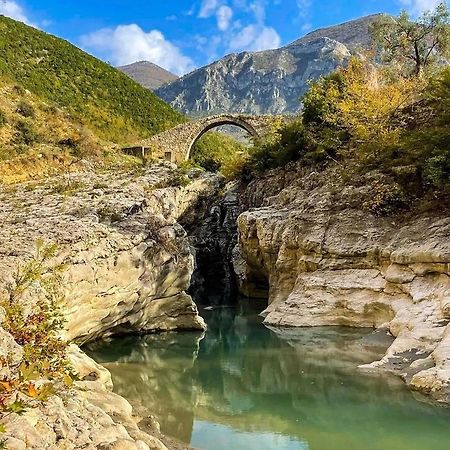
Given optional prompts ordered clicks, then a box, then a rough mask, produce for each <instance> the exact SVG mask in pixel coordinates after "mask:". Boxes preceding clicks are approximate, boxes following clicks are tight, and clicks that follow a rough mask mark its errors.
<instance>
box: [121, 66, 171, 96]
mask: <svg viewBox="0 0 450 450" xmlns="http://www.w3.org/2000/svg"><path fill="white" fill-rule="evenodd" d="M118 69H119V70H120V71H122V72H123V73H125V74H127V75H128V76H129V77H130V78H131V79H133V80H134V81H136V83H139V84H140V85H141V86H144V87H145V88H147V89H151V90H152V91H154V90H155V89H158V88H160V87H161V86H163V85H164V84H167V83H170V82H172V81H175V80H177V79H178V77H177V76H176V75H174V74H173V73H171V72H169V71H167V70H165V69H163V68H162V67H159V66H157V65H156V64H153V63H152V62H149V61H139V62H135V63H133V64H128V65H127V66H120V67H118Z"/></svg>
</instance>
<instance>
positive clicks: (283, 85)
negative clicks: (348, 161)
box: [155, 14, 380, 116]
mask: <svg viewBox="0 0 450 450" xmlns="http://www.w3.org/2000/svg"><path fill="white" fill-rule="evenodd" d="M379 16H380V14H375V15H370V16H365V17H361V18H358V19H354V20H351V21H349V22H344V23H341V24H338V25H334V26H331V27H326V28H321V29H318V30H315V31H312V32H310V33H308V34H307V35H305V36H303V37H302V38H300V39H297V40H295V41H293V42H291V43H290V44H288V45H286V46H284V47H280V48H278V49H272V50H263V51H259V52H241V53H232V54H229V55H226V56H224V57H223V58H221V59H219V60H218V61H215V62H212V63H211V64H208V65H207V66H205V67H201V68H199V69H196V70H194V71H193V72H191V73H189V74H187V75H185V76H183V77H181V78H179V79H178V80H176V81H174V82H171V83H169V84H167V85H164V86H162V87H160V88H159V89H157V90H156V91H155V92H156V94H157V95H158V96H160V97H161V98H162V99H163V100H165V101H166V102H167V103H169V104H171V105H172V106H173V107H174V108H175V109H177V110H179V111H181V112H183V113H184V114H189V115H193V116H204V115H208V114H217V113H247V114H295V113H297V112H298V111H299V109H300V101H299V99H300V98H301V96H302V95H303V94H304V93H305V92H306V90H307V89H308V86H309V82H310V81H311V80H315V79H317V78H319V77H320V76H322V75H326V74H328V73H330V72H332V71H334V70H335V69H336V68H338V67H339V66H341V65H343V64H346V62H347V61H348V60H349V59H350V57H351V56H352V54H355V53H357V52H358V51H359V50H364V49H365V48H368V47H369V46H370V43H371V37H370V32H369V27H370V24H371V23H373V22H374V21H375V20H376V18H377V17H379Z"/></svg>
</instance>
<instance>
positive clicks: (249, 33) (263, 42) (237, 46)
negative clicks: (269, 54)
mask: <svg viewBox="0 0 450 450" xmlns="http://www.w3.org/2000/svg"><path fill="white" fill-rule="evenodd" d="M280 44H281V38H280V36H279V34H278V33H277V32H276V30H275V29H274V28H272V27H267V26H261V25H258V24H253V25H248V26H246V27H244V28H243V29H242V30H240V31H239V32H238V33H237V34H236V35H235V36H233V38H232V39H231V41H230V46H229V49H230V50H231V51H241V50H247V51H255V52H256V51H259V50H267V49H269V48H277V47H279V46H280Z"/></svg>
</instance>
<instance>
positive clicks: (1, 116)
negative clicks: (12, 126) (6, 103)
mask: <svg viewBox="0 0 450 450" xmlns="http://www.w3.org/2000/svg"><path fill="white" fill-rule="evenodd" d="M7 122H8V120H7V119H6V115H5V113H4V112H3V111H2V110H0V128H1V127H3V126H4V125H6V123H7Z"/></svg>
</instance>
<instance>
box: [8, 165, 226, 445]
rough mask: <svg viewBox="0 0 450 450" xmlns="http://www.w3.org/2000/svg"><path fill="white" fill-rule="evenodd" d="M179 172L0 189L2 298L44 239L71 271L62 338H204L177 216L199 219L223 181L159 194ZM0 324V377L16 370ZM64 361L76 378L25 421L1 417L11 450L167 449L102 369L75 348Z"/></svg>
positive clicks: (18, 354)
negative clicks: (165, 333)
mask: <svg viewBox="0 0 450 450" xmlns="http://www.w3.org/2000/svg"><path fill="white" fill-rule="evenodd" d="M174 170H175V168H174V167H172V166H171V165H160V166H153V167H151V168H149V169H147V170H144V171H139V172H137V173H136V172H135V173H133V172H129V173H115V174H112V173H105V174H94V173H92V172H85V173H78V174H71V175H67V176H65V177H62V178H55V179H52V180H48V181H47V182H46V183H43V184H37V185H35V184H32V183H28V184H24V185H17V186H14V187H12V188H11V187H10V188H8V187H2V188H1V189H0V196H1V200H2V203H1V205H0V220H1V222H2V226H1V227H0V280H1V284H0V295H2V294H3V293H4V292H3V291H5V290H6V288H7V283H8V281H10V280H11V277H12V274H13V273H14V271H15V270H16V269H17V267H18V266H19V267H20V266H21V265H23V264H24V263H25V262H26V261H27V260H29V259H30V258H31V257H32V256H33V255H34V254H35V243H36V242H37V240H42V241H44V242H46V243H56V244H58V255H57V257H55V258H54V260H52V261H49V265H53V264H60V263H63V264H64V265H65V266H66V270H65V272H64V275H63V290H64V302H63V304H62V305H61V309H62V312H63V313H64V315H65V316H66V319H67V323H66V330H65V337H66V338H67V339H68V340H74V341H77V342H79V343H85V342H87V341H91V340H94V339H96V338H99V337H105V336H108V335H111V334H117V333H127V332H151V331H159V330H174V329H199V330H203V329H204V328H205V324H204V321H203V319H201V317H200V316H199V315H198V313H197V308H196V305H195V304H194V302H193V301H192V299H191V297H190V296H189V295H188V294H186V292H185V291H186V290H187V288H188V287H189V285H190V279H191V275H192V272H193V270H194V261H193V256H192V253H191V251H190V247H189V241H188V239H187V235H186V232H185V231H184V229H183V227H182V226H181V225H179V224H178V223H177V220H178V219H179V218H180V217H183V220H184V222H185V223H190V221H195V220H197V218H198V217H199V215H201V213H202V211H203V209H204V204H205V202H207V201H208V199H209V198H210V197H211V196H214V194H215V193H217V192H218V191H219V190H220V188H221V187H222V184H223V180H222V178H221V177H217V176H208V175H203V174H201V173H198V172H195V173H193V174H192V176H191V179H190V183H189V184H188V185H187V186H185V187H180V186H178V187H165V186H167V184H175V183H173V175H174ZM168 180H172V181H170V182H168ZM197 208H200V211H196V210H197ZM197 212H198V214H197ZM28 290H29V291H30V292H29V293H26V297H25V298H24V299H21V300H22V302H23V303H24V307H25V311H27V310H30V311H32V309H33V305H34V302H36V301H37V299H38V297H39V295H41V294H40V290H39V289H37V288H36V289H33V288H32V286H31V287H30V289H28ZM24 296H25V294H24ZM4 318H5V311H4V310H3V309H1V308H0V358H1V359H2V361H6V360H7V361H8V364H6V365H5V367H4V366H3V365H2V367H1V368H0V377H1V378H3V377H9V376H11V374H12V372H13V371H15V373H17V371H18V367H19V365H20V364H21V362H22V359H23V349H22V347H21V346H20V345H18V344H17V343H16V342H15V340H14V339H13V337H12V336H11V335H10V334H9V333H7V332H6V331H5V330H4V329H3V328H2V327H1V323H2V322H3V320H4ZM68 356H69V358H70V360H71V363H72V366H73V368H74V370H75V372H76V373H77V374H78V376H79V378H80V380H81V381H77V382H75V383H74V386H73V387H71V388H70V389H64V390H62V391H61V392H59V391H57V392H56V395H53V396H51V397H50V398H49V400H48V401H46V402H39V403H38V404H36V405H35V407H34V408H30V409H28V410H27V411H26V413H25V414H24V415H22V416H19V415H17V414H9V415H7V416H3V417H2V424H3V425H4V426H5V427H6V433H2V439H3V438H4V439H6V442H7V446H8V447H7V448H9V449H13V450H16V449H17V450H19V449H20V450H21V449H25V448H29V449H36V450H37V449H43V448H46V449H47V448H48V449H70V450H71V449H73V450H75V449H80V448H85V449H103V450H149V449H154V450H167V446H166V445H165V444H163V442H162V441H161V439H162V440H165V439H166V438H165V437H163V436H161V435H160V433H159V430H158V424H157V423H156V422H155V421H154V420H153V419H152V418H151V417H144V418H143V417H136V415H135V413H134V412H133V409H132V407H131V405H130V404H129V403H128V402H127V401H126V400H125V399H124V398H122V397H120V396H118V395H116V394H114V393H112V391H111V389H112V381H111V376H110V374H109V372H108V371H107V370H106V369H104V368H103V367H101V366H99V365H98V364H96V363H95V362H94V361H92V360H91V359H90V358H88V357H87V356H86V355H85V354H84V353H83V352H81V351H80V350H79V348H78V347H76V346H75V345H71V346H70V347H69V352H68ZM141 422H142V426H141ZM142 429H145V432H144V431H142ZM169 442H170V443H172V442H171V441H169ZM168 445H169V444H168ZM169 447H170V448H172V445H169ZM175 447H176V448H184V447H183V446H180V445H178V444H176V445H175Z"/></svg>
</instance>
